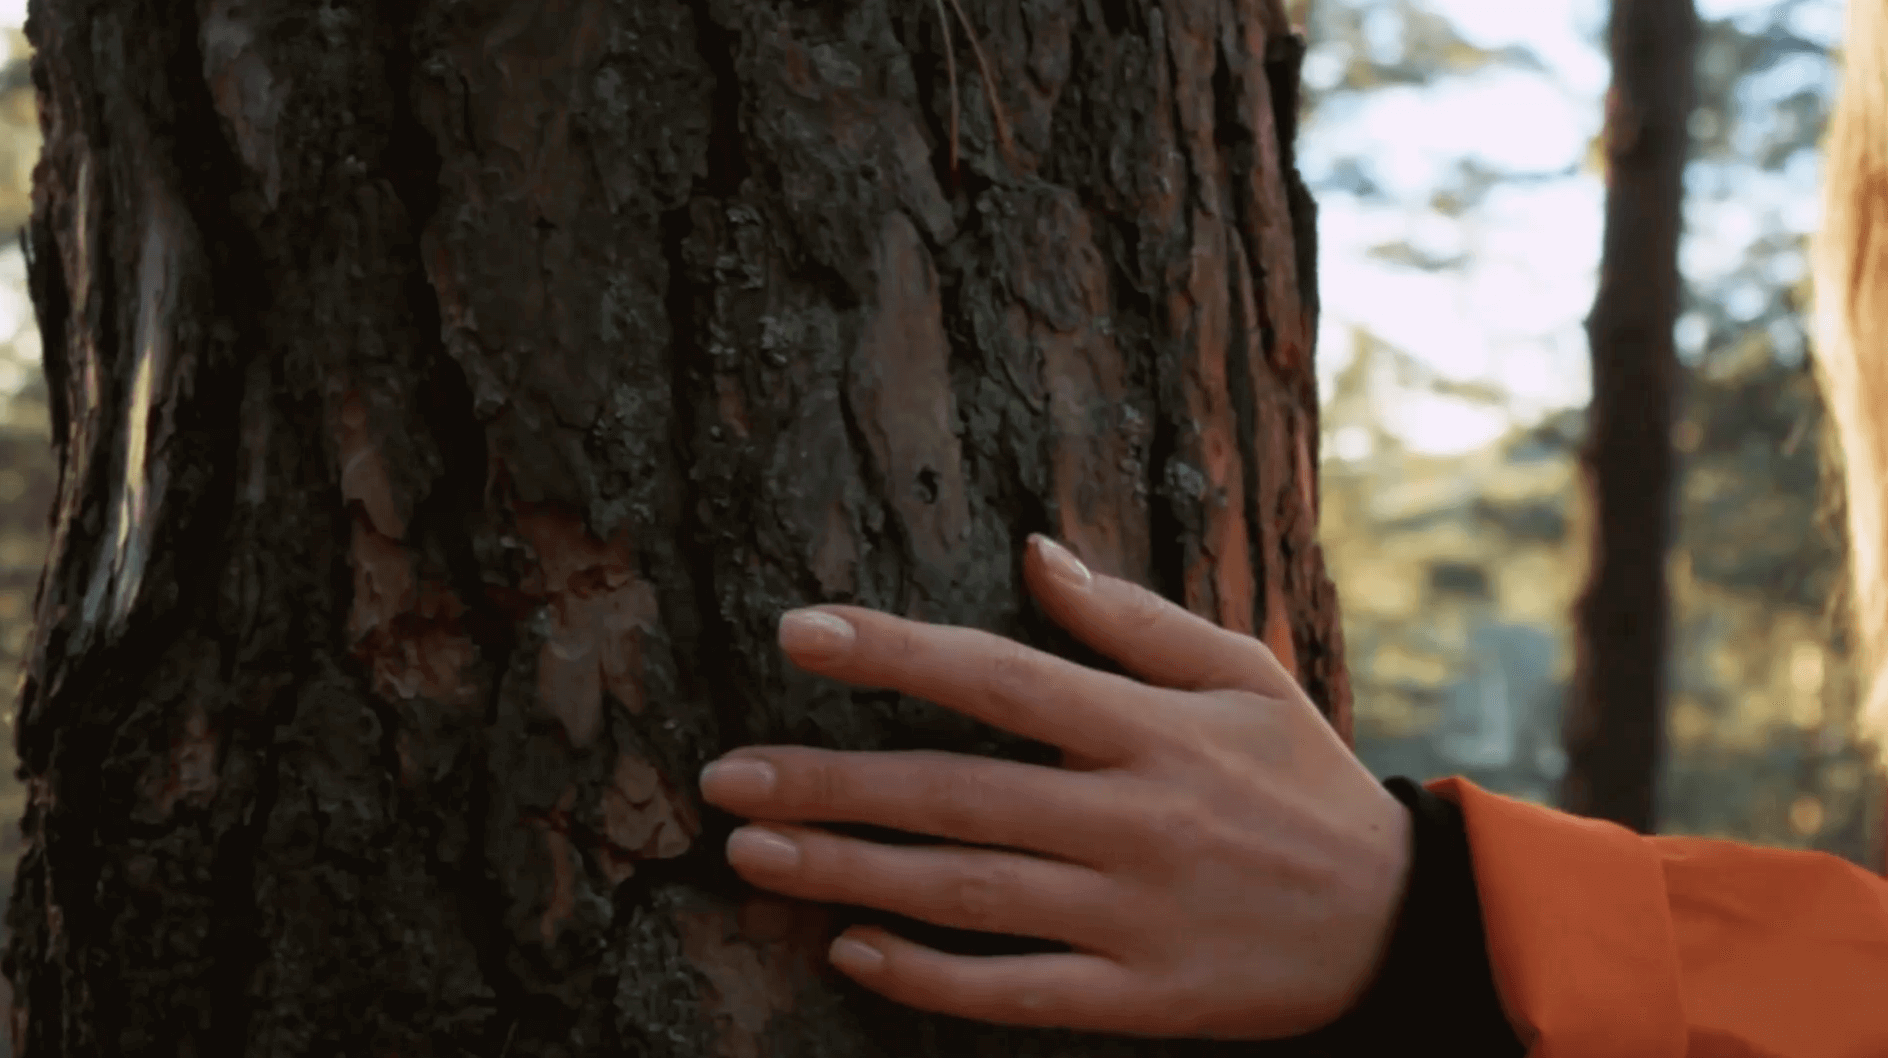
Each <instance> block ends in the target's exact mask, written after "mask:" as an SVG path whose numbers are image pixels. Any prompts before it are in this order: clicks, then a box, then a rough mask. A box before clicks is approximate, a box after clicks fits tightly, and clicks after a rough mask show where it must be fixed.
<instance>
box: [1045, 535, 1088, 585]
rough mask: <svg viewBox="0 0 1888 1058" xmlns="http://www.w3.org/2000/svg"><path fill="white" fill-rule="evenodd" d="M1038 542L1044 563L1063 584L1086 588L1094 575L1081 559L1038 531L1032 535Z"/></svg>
mask: <svg viewBox="0 0 1888 1058" xmlns="http://www.w3.org/2000/svg"><path fill="white" fill-rule="evenodd" d="M1031 539H1033V540H1034V541H1035V542H1036V551H1037V552H1038V553H1039V554H1041V555H1042V564H1043V565H1044V566H1045V567H1047V568H1048V570H1049V572H1050V573H1052V574H1054V575H1055V578H1056V579H1057V580H1059V581H1061V582H1062V583H1063V584H1065V585H1067V586H1068V587H1070V588H1073V589H1075V590H1076V591H1083V590H1086V589H1087V587H1088V585H1089V584H1090V583H1091V582H1093V580H1094V576H1093V574H1090V573H1089V572H1088V567H1087V566H1084V565H1082V561H1081V559H1078V558H1076V557H1075V556H1074V555H1071V554H1069V551H1068V549H1067V548H1065V547H1063V546H1062V545H1061V544H1058V543H1056V542H1055V541H1054V540H1051V539H1049V538H1048V537H1046V536H1043V535H1042V534H1041V533H1037V534H1035V535H1034V536H1032V537H1031Z"/></svg>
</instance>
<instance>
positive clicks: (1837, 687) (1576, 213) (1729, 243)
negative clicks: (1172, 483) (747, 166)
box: [0, 0, 1883, 1047]
mask: <svg viewBox="0 0 1888 1058" xmlns="http://www.w3.org/2000/svg"><path fill="white" fill-rule="evenodd" d="M1291 6H1292V8H1293V12H1294V16H1295V20H1296V21H1298V22H1299V23H1300V24H1301V25H1302V26H1304V28H1305V31H1306V33H1307V35H1308V37H1309V41H1310V45H1311V47H1310V52H1309V55H1308V58H1307V61H1306V63H1305V82H1306V83H1305V111H1306V112H1305V123H1304V125H1303V128H1302V131H1301V134H1300V135H1301V138H1300V155H1299V162H1300V165H1301V167H1302V168H1303V170H1304V175H1305V177H1306V180H1307V181H1308V183H1309V184H1310V186H1311V189H1312V192H1313V194H1314V195H1315V196H1316V198H1317V200H1318V203H1319V206H1320V225H1319V228H1320V246H1319V266H1320V285H1321V288H1322V291H1323V301H1324V314H1323V324H1322V330H1321V333H1320V335H1319V343H1318V356H1319V361H1320V374H1321V380H1320V381H1321V388H1322V395H1323V401H1324V430H1325V436H1324V453H1325V462H1324V466H1323V468H1322V475H1323V482H1324V513H1323V528H1322V537H1323V541H1324V545H1325V548H1326V551H1327V557H1328V559H1329V561H1330V563H1331V567H1332V573H1333V576H1334V577H1335V579H1336V581H1337V584H1338V592H1339V598H1340V601H1341V605H1342V609H1343V616H1344V630H1345V635H1346V639H1347V641H1348V647H1349V662H1350V666H1351V679H1352V683H1353V686H1354V689H1355V709H1356V713H1355V715H1356V725H1357V727H1356V731H1357V745H1358V749H1359V752H1360V753H1361V754H1362V755H1363V757H1364V759H1365V761H1366V762H1367V763H1368V764H1369V765H1370V766H1371V767H1372V769H1373V770H1375V771H1376V772H1377V773H1378V774H1380V775H1385V776H1387V775H1392V774H1402V775H1409V776H1412V777H1416V778H1429V777H1433V776H1438V775H1445V774H1464V775H1467V776H1469V777H1470V778H1472V779H1474V780H1475V781H1477V782H1479V783H1481V784H1483V785H1485V786H1488V787H1490V788H1493V789H1496V790H1499V791H1502V792H1504V793H1510V794H1514V795H1517V796H1520V797H1523V798H1527V799H1530V800H1536V801H1540V802H1543V803H1551V802H1552V800H1553V796H1554V791H1555V788H1556V786H1557V783H1558V780H1559V778H1560V776H1561V774H1562V772H1563V771H1564V768H1565V755H1564V754H1563V753H1562V752H1561V749H1560V741H1561V724H1560V718H1561V712H1562V706H1563V702H1564V699H1565V695H1566V692H1567V680H1568V677H1569V676H1570V674H1571V669H1572V637H1571V624H1570V614H1571V608H1572V604H1573V599H1574V597H1575V595H1576V593H1577V592H1578V590H1579V588H1580V586H1581V584H1582V583H1583V581H1584V576H1585V554H1586V548H1585V536H1584V533H1585V515H1584V512H1583V510H1582V507H1581V502H1580V498H1579V495H1578V489H1577V487H1576V485H1577V473H1576V470H1577V457H1578V448H1579V444H1580V441H1581V438H1582V430H1583V419H1584V415H1583V412H1582V409H1583V408H1584V405H1585V402H1586V399H1587V343H1586V337H1585V334H1584V332H1583V330H1582V327H1581V321H1582V318H1583V317H1584V315H1585V313H1586V311H1587V310H1588V308H1589V307H1590V305H1591V304H1592V299H1593V292H1594V283H1595V279H1596V275H1597V266H1598V259H1599V248H1600V233H1601V223H1602V207H1603V201H1604V195H1605V187H1604V180H1603V174H1602V172H1601V168H1600V163H1601V153H1600V150H1599V145H1598V137H1599V134H1600V130H1601V125H1602V121H1603V118H1604V95H1605V91H1606V86H1607V82H1608V78H1609V75H1610V71H1609V67H1608V64H1607V61H1606V54H1605V45H1604V37H1603V34H1604V18H1605V5H1604V4H1603V3H1602V2H1600V0H1528V2H1527V3H1516V2H1514V0H1295V2H1294V3H1293V4H1292V5H1291ZM1698 8H1699V15H1700V18H1701V20H1702V27H1701V28H1702V35H1701V37H1700V45H1699V51H1698V66H1697V78H1698V81H1697V90H1698V107H1697V110H1696V112H1695V115H1694V117H1693V119H1692V124H1691V133H1692V139H1693V154H1692V161H1691V163H1690V167H1689V169H1688V173H1687V187H1686V191H1687V205H1686V225H1687V227H1686V235H1685V241H1684V243H1683V250H1682V264H1683V271H1684V277H1685V280H1686V282H1687V284H1688V288H1689V289H1688V293H1687V302H1686V307H1685V312H1684V314H1683V316H1682V318H1681V319H1680V322H1679V325H1678V330H1677V340H1678V344H1679V349H1680V354H1681V357H1682V359H1683V362H1684V366H1685V379H1684V382H1683V390H1682V395H1681V404H1680V411H1679V426H1678V429H1677V433H1676V436H1675V439H1674V440H1675V443H1676V445H1677V447H1678V449H1679V452H1680V455H1681V461H1682V462H1681V473H1682V476H1681V478H1680V484H1679V508H1678V509H1679V519H1678V537H1677V545H1676V547H1675V548H1674V550H1673V553H1672V556H1671V565H1670V569H1671V575H1672V589H1673V614H1674V626H1673V633H1674V635H1673V654H1672V668H1671V680H1672V682H1671V694H1670V698H1669V703H1668V716H1667V726H1668V731H1669V739H1668V751H1667V755H1666V759H1665V761H1664V763H1663V766H1662V770H1661V774H1660V776H1659V782H1658V794H1659V806H1660V807H1659V825H1658V829H1659V830H1660V831H1662V832H1666V833H1689V834H1705V835H1714V836H1727V837H1736V838H1742V839H1747V840H1753V841H1758V842H1762V843H1766V844H1774V845H1784V846H1793V847H1810V848H1818V849H1824V850H1827V851H1830V852H1834V853H1836V854H1839V855H1842V856H1845V857H1848V858H1850V859H1853V860H1856V861H1858V862H1861V863H1865V864H1868V865H1870V866H1879V865H1880V864H1881V863H1882V861H1883V849H1882V847H1881V840H1882V839H1881V835H1882V831H1883V825H1882V819H1881V812H1882V801H1883V790H1882V782H1881V778H1880V776H1879V774H1878V773H1877V771H1876V770H1875V768H1874V767H1873V765H1872V761H1873V759H1874V751H1873V750H1872V749H1871V748H1870V747H1868V746H1866V745H1864V744H1863V743H1862V741H1861V740H1860V738H1859V736H1858V733H1857V731H1856V727H1855V715H1854V709H1853V703H1854V700H1855V697H1856V695H1855V682H1854V676H1853V672H1852V669H1851V667H1850V665H1849V663H1848V661H1847V652H1846V648H1845V644H1844V642H1843V637H1842V636H1841V634H1840V621H1839V606H1840V602H1841V575H1840V574H1841V555H1840V541H1839V533H1838V532H1837V526H1838V521H1837V520H1836V519H1835V518H1834V517H1833V510H1832V508H1833V502H1834V501H1833V500H1832V498H1831V490H1830V489H1829V488H1828V487H1827V485H1828V483H1829V482H1830V481H1831V478H1830V472H1829V471H1828V470H1827V466H1828V462H1827V458H1828V456H1827V452H1826V451H1825V449H1826V444H1827V442H1826V438H1825V431H1824V426H1823V421H1822V413H1821V409H1820V406H1819V403H1818V401H1817V397H1816V393H1815V388H1814V385H1813V380H1812V378H1811V374H1810V370H1809V366H1808V361H1807V357H1808V355H1809V350H1808V348H1807V342H1806V338H1805V334H1804V331H1803V320H1802V316H1801V309H1802V307H1803V306H1804V305H1805V304H1806V301H1807V293H1808V292H1807V283H1808V278H1807V272H1808V269H1807V266H1806V259H1805V246H1804V240H1805V238H1806V236H1807V235H1808V233H1809V232H1810V231H1812V230H1813V229H1814V227H1815V225H1816V221H1817V212H1818V210H1817V192H1818V183H1819V177H1820V165H1821V161H1820V150H1819V144H1820V140H1821V137H1822V133H1823V128H1824V123H1825V120H1826V118H1827V115H1828V112H1829V109H1830V106H1831V103H1832V101H1833V99H1832V97H1833V93H1834V90H1835V86H1836V80H1837V69H1838V64H1839V62H1840V54H1839V48H1840V30H1841V25H1842V6H1841V3H1840V0H1698ZM24 14H25V12H24V0H0V51H3V54H0V230H4V231H13V230H16V229H17V228H18V227H19V226H20V225H21V224H22V223H23V222H24V221H25V219H26V216H27V213H28V210H29V197H28V195H29V190H30V184H31V171H32V166H33V163H34V161H35V159H36V158H37V155H38V151H39V140H38V128H37V120H36V117H35V114H34V105H33V94H32V88H31V84H30V80H29V77H28V73H27V65H28V60H29V55H28V49H27V44H26V41H25V38H24V36H23V35H22V33H21V25H22V23H23V21H24ZM54 473H55V468H54V464H53V461H52V453H51V450H50V447H49V444H48V420H47V409H46V397H45V387H44V382H43V379H42V378H41V376H40V373H39V345H38V339H37V331H36V329H35V327H34V323H33V318H32V308H31V305H30V303H29V301H28V299H27V295H26V290H25V269H24V264H23V261H22V258H21V255H20V251H19V249H18V247H17V246H14V245H8V246H7V247H6V248H5V249H3V250H0V672H4V673H5V674H6V679H5V680H4V682H0V720H4V721H5V723H6V724H7V725H8V727H9V728H10V726H11V723H12V720H13V712H12V695H13V690H14V687H15V674H17V672H18V671H19V663H20V650H21V648H22V646H23V644H24V643H25V642H26V639H27V634H28V621H29V616H30V613H31V609H32V607H31V602H32V596H33V590H34V585H35V582H36V580H37V577H38V575H39V569H40V564H41V561H42V557H43V554H44V548H45V542H46V512H47V510H48V507H49V504H50V501H51V498H52V495H53V488H54V477H53V475H54ZM15 767H16V762H15V761H14V759H13V754H12V746H11V740H10V739H8V740H4V741H0V864H4V865H5V870H6V873H7V875H8V876H10V875H11V873H12V869H11V864H12V863H13V861H14V859H15V858H16V856H17V852H18V846H19V832H18V825H17V821H18V819H19V815H20V812H21V809H22V806H23V802H24V795H23V792H22V791H21V789H20V788H19V784H18V782H17V780H16V779H15V778H14V771H15ZM0 987H3V986H0ZM0 1047H3V1045H0Z"/></svg>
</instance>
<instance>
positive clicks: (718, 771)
mask: <svg viewBox="0 0 1888 1058" xmlns="http://www.w3.org/2000/svg"><path fill="white" fill-rule="evenodd" d="M701 792H702V796H704V797H706V798H708V799H709V800H710V801H755V800H759V799H761V798H763V797H766V796H767V795H768V794H771V793H773V792H774V766H773V765H771V764H769V763H767V762H766V761H764V760H753V759H750V758H746V757H735V758H733V759H732V760H729V759H722V760H717V761H712V762H710V763H709V765H708V766H707V767H706V768H703V769H702V770H701Z"/></svg>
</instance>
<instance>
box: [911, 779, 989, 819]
mask: <svg viewBox="0 0 1888 1058" xmlns="http://www.w3.org/2000/svg"><path fill="white" fill-rule="evenodd" d="M922 785H923V790H924V800H923V804H924V806H925V809H926V811H927V812H928V814H929V815H930V817H931V818H930V820H929V822H930V823H931V824H932V825H933V826H935V827H936V828H937V833H939V834H948V835H962V834H965V833H967V832H970V831H972V830H975V829H976V828H977V827H978V825H979V823H981V822H982V821H983V820H984V818H985V815H984V811H983V808H984V796H983V784H982V783H981V782H980V781H979V780H978V778H977V776H975V775H968V774H965V773H963V772H962V771H959V770H942V769H940V770H939V771H937V772H934V773H933V774H931V775H929V776H927V777H926V779H925V780H924V782H923V784H922Z"/></svg>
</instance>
